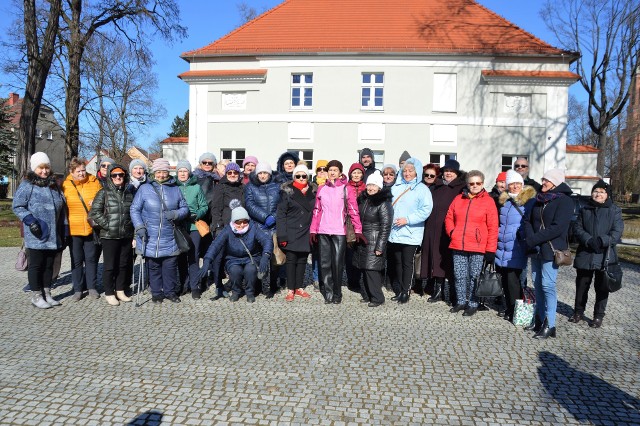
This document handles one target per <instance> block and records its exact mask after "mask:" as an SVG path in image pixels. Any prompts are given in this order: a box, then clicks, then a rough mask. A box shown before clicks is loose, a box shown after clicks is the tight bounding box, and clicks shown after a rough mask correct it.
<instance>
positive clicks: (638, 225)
mask: <svg viewBox="0 0 640 426" xmlns="http://www.w3.org/2000/svg"><path fill="white" fill-rule="evenodd" d="M622 219H623V220H624V232H623V233H622V238H629V239H640V206H639V205H637V204H635V205H631V206H626V207H622Z"/></svg>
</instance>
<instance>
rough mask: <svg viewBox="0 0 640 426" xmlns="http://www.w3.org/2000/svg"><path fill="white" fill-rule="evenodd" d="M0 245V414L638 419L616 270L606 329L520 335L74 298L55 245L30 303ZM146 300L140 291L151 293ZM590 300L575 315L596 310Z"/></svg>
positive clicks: (639, 288) (241, 419) (478, 320)
mask: <svg viewBox="0 0 640 426" xmlns="http://www.w3.org/2000/svg"><path fill="white" fill-rule="evenodd" d="M17 251H18V249H17V248H3V249H0V318H1V324H2V331H1V333H2V338H1V343H0V423H2V424H38V425H43V424H81V425H91V424H95V425H99V424H100V425H102V424H152V425H153V424H181V425H182V424H184V425H198V424H241V423H242V424H267V423H282V424H447V425H448V424H487V425H494V424H517V425H529V424H595V425H605V424H606V425H609V424H610V425H621V424H636V425H638V424H640V411H639V410H640V356H639V354H640V342H639V338H640V333H639V331H640V325H639V324H640V297H639V296H638V293H639V292H640V271H639V270H638V269H637V268H632V267H631V266H628V265H626V266H625V268H624V272H625V282H624V287H623V289H622V290H620V291H619V292H618V293H615V294H612V295H611V297H610V299H609V307H608V310H607V313H608V314H607V316H606V318H605V321H604V325H603V327H602V328H601V329H597V330H596V329H590V328H589V327H588V326H587V325H586V324H585V323H581V324H579V325H573V324H571V323H569V322H568V321H567V319H568V317H569V315H571V312H572V306H573V296H574V291H573V287H574V286H573V279H574V277H575V273H574V270H573V269H571V268H564V269H562V271H561V273H560V276H559V299H560V301H559V302H560V303H559V306H558V311H559V315H558V337H557V338H556V339H549V340H547V341H536V340H534V339H531V337H530V333H528V332H524V331H523V330H522V329H518V328H515V327H513V326H512V325H510V324H508V323H507V322H506V321H504V320H501V319H499V318H498V317H497V316H496V314H495V311H485V312H479V313H478V314H477V315H476V316H474V317H472V318H465V317H462V316H461V315H460V314H458V315H453V314H450V313H449V311H448V307H447V306H445V304H444V303H437V304H434V305H432V304H428V303H427V302H426V298H421V297H418V296H413V297H412V298H411V301H410V302H409V303H408V304H407V305H397V304H395V303H393V302H390V301H387V303H386V304H385V305H383V306H381V307H379V308H368V307H366V305H365V304H362V303H359V297H358V295H357V294H355V293H351V292H349V291H348V290H345V300H344V303H343V304H342V305H339V306H336V305H324V304H323V303H322V299H321V297H320V296H319V294H318V293H315V292H313V291H312V290H310V291H311V292H312V293H313V297H312V298H311V299H310V300H302V299H299V298H296V300H295V301H294V302H292V303H287V302H285V301H284V295H283V294H279V295H277V296H276V298H274V299H271V300H267V299H265V298H264V297H263V296H260V297H258V300H257V302H256V303H254V304H248V303H246V302H245V300H244V298H243V299H241V300H240V301H239V302H237V303H231V302H229V301H228V300H218V301H215V302H214V301H211V300H210V297H211V294H210V293H211V292H210V291H209V292H207V293H205V294H204V296H206V297H203V298H202V299H201V300H199V301H194V300H192V299H191V297H190V296H187V297H184V298H183V303H181V304H179V305H176V304H171V303H164V304H162V305H159V306H158V305H152V304H151V303H144V304H143V305H142V306H141V307H138V308H136V307H135V306H134V304H133V303H128V304H126V305H121V306H118V307H110V306H108V305H107V304H106V303H105V301H104V298H101V299H100V300H89V299H83V300H81V301H80V302H72V301H71V298H70V296H71V285H70V273H69V259H68V253H67V252H65V254H64V260H63V265H62V273H61V279H60V281H59V282H58V284H59V285H58V286H57V287H56V288H55V289H54V291H53V293H54V296H55V297H56V298H57V299H59V300H61V301H62V306H61V307H57V308H54V309H49V310H46V311H40V310H36V309H35V308H33V307H32V306H31V305H30V303H29V301H28V295H27V294H25V293H23V292H22V290H21V289H22V287H23V286H24V284H25V283H26V273H24V272H16V271H15V270H14V268H13V264H14V262H15V257H16V253H17ZM148 297H149V296H148V295H147V296H146V297H145V299H148ZM593 299H594V294H593V290H592V293H591V294H590V303H589V305H588V307H587V312H588V313H590V312H591V310H592V307H593Z"/></svg>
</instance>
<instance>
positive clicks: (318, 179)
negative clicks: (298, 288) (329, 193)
mask: <svg viewBox="0 0 640 426" xmlns="http://www.w3.org/2000/svg"><path fill="white" fill-rule="evenodd" d="M328 163H329V161H327V160H318V161H317V162H316V174H315V176H314V177H313V184H314V186H315V189H314V193H315V192H316V191H317V189H318V188H319V187H320V185H324V183H325V182H326V181H327V178H328V177H329V173H328V172H327V164H328ZM319 258H320V256H319V254H318V246H313V247H312V248H311V268H312V276H313V289H314V290H315V291H320V278H319V273H318V264H319Z"/></svg>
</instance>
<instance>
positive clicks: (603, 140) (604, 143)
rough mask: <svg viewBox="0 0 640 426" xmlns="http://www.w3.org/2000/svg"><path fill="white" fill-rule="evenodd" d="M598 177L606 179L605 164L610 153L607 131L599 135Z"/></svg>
mask: <svg viewBox="0 0 640 426" xmlns="http://www.w3.org/2000/svg"><path fill="white" fill-rule="evenodd" d="M598 149H599V150H600V151H599V152H598V165H597V170H598V175H600V176H601V177H604V171H605V164H606V159H607V152H609V138H608V137H607V133H606V129H605V130H604V131H603V132H602V133H600V134H599V135H598Z"/></svg>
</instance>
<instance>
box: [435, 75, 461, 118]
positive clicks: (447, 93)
mask: <svg viewBox="0 0 640 426" xmlns="http://www.w3.org/2000/svg"><path fill="white" fill-rule="evenodd" d="M457 93H458V91H457V75H456V74H450V73H446V74H445V73H435V74H433V111H435V112H456V111H457Z"/></svg>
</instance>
